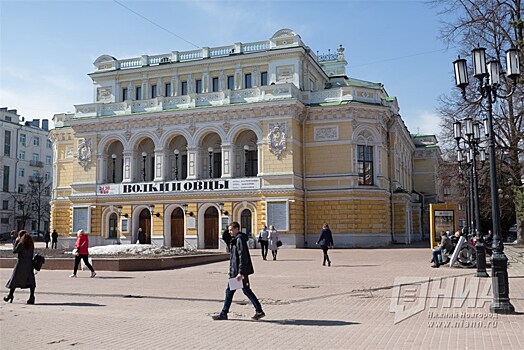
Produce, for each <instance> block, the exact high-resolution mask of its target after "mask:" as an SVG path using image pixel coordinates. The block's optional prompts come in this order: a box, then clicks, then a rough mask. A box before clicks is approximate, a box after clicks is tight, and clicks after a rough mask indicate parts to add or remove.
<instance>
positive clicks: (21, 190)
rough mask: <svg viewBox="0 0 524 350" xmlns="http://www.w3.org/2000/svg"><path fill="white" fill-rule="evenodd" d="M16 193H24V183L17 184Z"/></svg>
mask: <svg viewBox="0 0 524 350" xmlns="http://www.w3.org/2000/svg"><path fill="white" fill-rule="evenodd" d="M18 193H24V185H22V184H18Z"/></svg>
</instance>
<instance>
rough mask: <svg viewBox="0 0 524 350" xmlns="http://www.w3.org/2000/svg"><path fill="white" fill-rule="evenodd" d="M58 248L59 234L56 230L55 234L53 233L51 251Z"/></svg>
mask: <svg viewBox="0 0 524 350" xmlns="http://www.w3.org/2000/svg"><path fill="white" fill-rule="evenodd" d="M57 247H58V232H56V230H53V233H51V249H53V248H54V249H56V248H57Z"/></svg>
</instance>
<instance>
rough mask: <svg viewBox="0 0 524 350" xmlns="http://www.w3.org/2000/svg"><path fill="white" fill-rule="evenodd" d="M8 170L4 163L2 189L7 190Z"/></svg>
mask: <svg viewBox="0 0 524 350" xmlns="http://www.w3.org/2000/svg"><path fill="white" fill-rule="evenodd" d="M9 170H10V168H9V167H8V166H7V165H4V178H3V179H2V191H4V192H9Z"/></svg>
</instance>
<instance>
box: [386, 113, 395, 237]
mask: <svg viewBox="0 0 524 350" xmlns="http://www.w3.org/2000/svg"><path fill="white" fill-rule="evenodd" d="M396 116H397V114H392V115H391V119H390V120H389V121H388V123H387V133H386V135H387V140H386V142H387V147H388V165H389V203H390V207H389V210H390V214H389V215H390V229H391V230H390V234H391V243H396V241H395V235H394V232H393V231H394V229H395V211H394V207H393V180H392V177H393V174H394V171H393V169H392V166H393V162H392V158H393V157H392V154H391V153H392V149H391V128H392V127H393V124H394V123H395V117H396Z"/></svg>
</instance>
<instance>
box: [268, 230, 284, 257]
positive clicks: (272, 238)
mask: <svg viewBox="0 0 524 350" xmlns="http://www.w3.org/2000/svg"><path fill="white" fill-rule="evenodd" d="M268 239H269V249H271V254H272V255H273V260H277V252H278V247H279V245H278V242H279V239H278V232H277V230H276V229H275V226H273V225H271V226H269V235H268ZM280 244H281V245H282V243H280Z"/></svg>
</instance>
